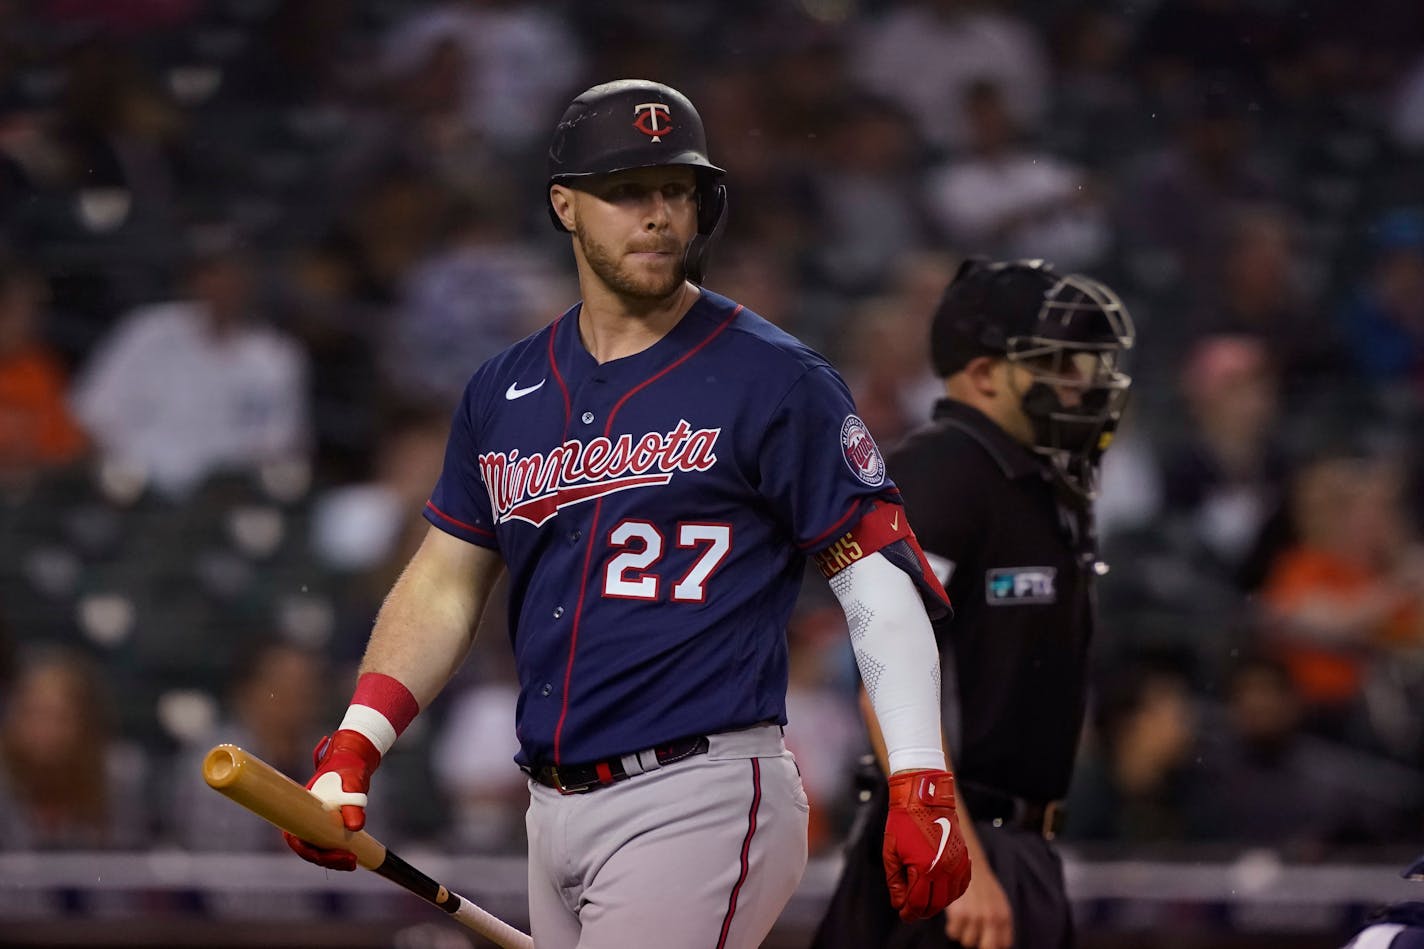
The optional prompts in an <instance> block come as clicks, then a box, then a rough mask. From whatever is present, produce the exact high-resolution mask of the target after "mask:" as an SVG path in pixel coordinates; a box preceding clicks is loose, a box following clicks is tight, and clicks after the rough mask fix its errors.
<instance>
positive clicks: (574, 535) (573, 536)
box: [569, 528, 583, 544]
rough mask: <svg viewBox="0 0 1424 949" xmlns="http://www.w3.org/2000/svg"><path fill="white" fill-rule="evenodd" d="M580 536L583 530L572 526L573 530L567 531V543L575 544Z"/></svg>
mask: <svg viewBox="0 0 1424 949" xmlns="http://www.w3.org/2000/svg"><path fill="white" fill-rule="evenodd" d="M582 536H583V531H581V530H579V529H578V528H574V529H573V530H571V531H569V543H571V544H577V543H578V542H579V538H580V537H582Z"/></svg>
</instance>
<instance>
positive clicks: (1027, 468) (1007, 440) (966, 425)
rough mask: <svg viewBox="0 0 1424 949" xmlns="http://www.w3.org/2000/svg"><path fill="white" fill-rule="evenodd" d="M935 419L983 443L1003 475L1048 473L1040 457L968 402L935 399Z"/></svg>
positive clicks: (1019, 476) (1023, 476)
mask: <svg viewBox="0 0 1424 949" xmlns="http://www.w3.org/2000/svg"><path fill="white" fill-rule="evenodd" d="M934 420H935V421H936V422H939V423H940V424H942V425H948V426H950V427H952V428H957V429H959V430H960V431H962V432H964V433H965V434H966V435H968V436H969V437H971V438H973V439H974V440H975V441H977V442H978V443H979V444H980V445H982V446H983V448H984V450H985V451H986V452H988V453H989V457H990V458H993V459H994V461H995V463H997V464H998V466H999V467H1000V468H1001V469H1002V470H1003V472H1004V476H1005V477H1008V478H1026V477H1028V476H1029V475H1038V476H1040V477H1042V476H1043V475H1045V474H1047V473H1048V472H1047V471H1046V469H1045V464H1044V461H1043V459H1041V458H1039V457H1038V455H1036V454H1034V453H1033V452H1032V451H1030V450H1029V449H1028V448H1026V447H1025V446H1023V445H1021V444H1019V443H1018V442H1017V441H1016V440H1015V439H1014V437H1013V436H1012V435H1010V434H1009V433H1008V432H1006V431H1004V430H1003V429H1002V428H1000V427H999V425H998V423H996V422H995V421H994V420H993V419H991V418H989V416H987V415H985V414H984V413H983V412H981V411H979V410H978V409H976V408H974V407H973V406H971V405H967V404H966V403H964V402H960V401H959V400H958V399H950V398H943V399H940V400H939V401H938V402H936V403H935V407H934Z"/></svg>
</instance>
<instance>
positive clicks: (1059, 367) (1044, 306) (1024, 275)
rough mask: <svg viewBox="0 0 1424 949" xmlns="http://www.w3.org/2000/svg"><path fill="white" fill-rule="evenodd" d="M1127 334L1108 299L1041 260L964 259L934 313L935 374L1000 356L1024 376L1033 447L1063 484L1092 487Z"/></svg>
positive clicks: (1114, 415)
mask: <svg viewBox="0 0 1424 949" xmlns="http://www.w3.org/2000/svg"><path fill="white" fill-rule="evenodd" d="M1134 337H1135V331H1134V329H1133V325H1132V317H1131V316H1130V315H1129V314H1128V312H1127V308H1126V307H1124V306H1123V304H1122V301H1121V300H1119V299H1118V297H1117V294H1115V293H1113V292H1112V290H1110V289H1108V288H1107V287H1106V286H1104V285H1103V284H1102V283H1099V282H1098V281H1096V280H1094V279H1092V278H1090V277H1085V276H1083V275H1081V274H1068V275H1066V276H1061V275H1059V274H1056V273H1054V272H1053V268H1052V267H1051V266H1049V265H1048V264H1045V263H1044V262H1043V261H1038V260H1028V261H1014V262H1011V263H994V264H990V263H986V262H984V261H982V260H973V259H971V260H969V261H966V262H965V263H964V264H963V265H962V266H961V267H960V270H959V273H958V274H957V275H956V276H955V279H954V281H953V282H951V284H950V286H949V288H948V289H947V290H946V291H945V297H944V300H943V301H942V302H941V304H940V308H939V311H938V312H937V313H936V314H935V327H934V337H933V339H932V350H933V353H934V359H935V365H936V368H937V369H938V370H939V371H940V373H941V375H949V374H950V373H951V372H953V371H957V370H958V369H959V368H962V367H963V365H964V364H966V363H967V362H968V361H969V359H970V358H973V357H974V356H976V355H999V356H1002V357H1004V358H1005V359H1007V360H1009V362H1011V363H1013V364H1015V365H1018V366H1022V367H1023V368H1024V369H1026V370H1027V371H1028V373H1029V377H1030V379H1031V381H1030V383H1029V386H1028V388H1027V389H1026V390H1025V391H1023V392H1022V393H1020V398H1021V404H1022V406H1023V411H1024V414H1025V415H1026V416H1027V417H1028V420H1029V424H1030V425H1031V427H1032V430H1033V445H1032V447H1033V449H1034V450H1035V451H1036V452H1038V453H1039V454H1041V455H1044V456H1046V457H1048V458H1049V459H1050V460H1051V461H1052V462H1053V464H1054V467H1055V469H1056V470H1057V471H1058V472H1059V473H1060V474H1061V475H1062V477H1063V480H1064V481H1065V482H1066V483H1067V484H1068V486H1069V487H1071V488H1073V489H1074V490H1075V491H1076V492H1078V493H1079V494H1082V495H1083V496H1085V497H1093V496H1094V494H1095V492H1096V490H1097V474H1098V465H1099V463H1100V462H1101V460H1102V456H1103V452H1105V451H1106V450H1107V448H1108V445H1110V444H1111V443H1112V439H1113V433H1114V432H1115V431H1116V429H1117V425H1118V421H1119V420H1120V419H1121V418H1122V411H1123V409H1124V407H1125V406H1126V404H1127V395H1128V389H1129V387H1130V386H1131V385H1132V379H1131V377H1129V376H1128V375H1127V374H1126V373H1125V372H1123V361H1124V356H1125V354H1126V352H1127V350H1129V349H1131V348H1132V344H1133V340H1134Z"/></svg>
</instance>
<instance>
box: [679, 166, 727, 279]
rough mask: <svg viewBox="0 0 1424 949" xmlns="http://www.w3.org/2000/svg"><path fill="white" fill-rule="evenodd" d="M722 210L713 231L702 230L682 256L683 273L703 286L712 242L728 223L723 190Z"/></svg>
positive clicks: (723, 191)
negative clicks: (703, 231)
mask: <svg viewBox="0 0 1424 949" xmlns="http://www.w3.org/2000/svg"><path fill="white" fill-rule="evenodd" d="M719 200H720V202H721V205H722V207H721V210H720V212H719V213H718V214H717V221H716V223H715V224H713V225H712V230H710V231H708V232H707V233H706V234H704V233H702V232H701V231H700V230H699V231H698V232H697V235H696V236H695V237H693V238H692V240H690V241H688V243H687V250H686V251H684V252H683V254H682V271H683V273H684V274H686V276H687V279H688V280H691V281H692V282H693V283H695V284H697V285H698V286H699V287H700V286H702V277H703V274H704V273H705V272H706V270H707V256H708V252H709V249H710V248H711V245H712V242H713V241H714V240H716V239H717V235H719V234H721V233H722V227H723V226H724V225H725V224H726V222H727V195H726V189H725V188H724V189H722V195H721V197H720V199H719Z"/></svg>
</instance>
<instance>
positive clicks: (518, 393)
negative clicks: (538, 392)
mask: <svg viewBox="0 0 1424 949" xmlns="http://www.w3.org/2000/svg"><path fill="white" fill-rule="evenodd" d="M543 384H544V379H540V380H539V381H538V382H536V383H534V384H533V385H532V386H528V387H527V388H524V389H521V388H519V383H517V382H511V383H510V384H509V388H508V389H505V390H504V397H505V398H506V399H508V400H509V401H511V402H513V401H514V400H515V399H522V398H524V397H525V396H526V395H528V394H529V393H531V392H533V391H534V390H535V389H538V388H539V387H541V386H543Z"/></svg>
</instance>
